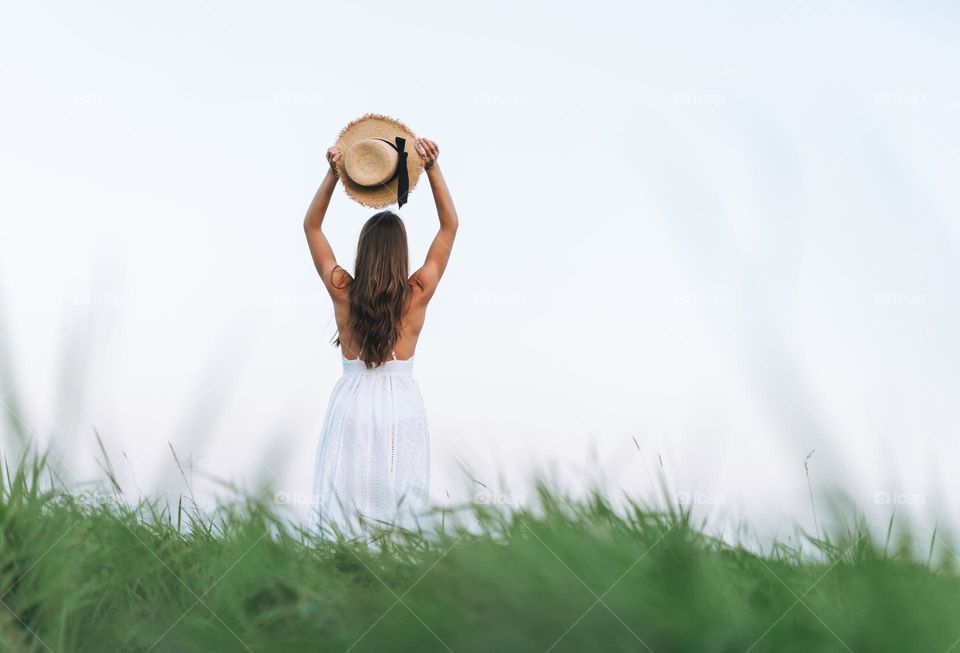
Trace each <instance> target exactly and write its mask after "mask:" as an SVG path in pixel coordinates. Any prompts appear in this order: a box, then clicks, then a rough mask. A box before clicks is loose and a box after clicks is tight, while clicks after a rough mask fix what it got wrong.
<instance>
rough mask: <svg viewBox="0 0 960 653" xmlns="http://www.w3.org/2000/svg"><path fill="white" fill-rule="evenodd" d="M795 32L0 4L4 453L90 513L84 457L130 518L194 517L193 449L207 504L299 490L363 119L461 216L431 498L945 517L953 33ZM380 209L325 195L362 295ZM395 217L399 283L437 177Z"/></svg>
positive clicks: (829, 7)
mask: <svg viewBox="0 0 960 653" xmlns="http://www.w3.org/2000/svg"><path fill="white" fill-rule="evenodd" d="M776 4H777V7H776V8H774V7H772V6H770V5H769V3H759V2H758V3H739V4H737V5H733V6H727V7H719V6H715V5H714V4H713V3H677V4H671V5H664V4H663V3H628V2H619V3H604V2H597V3H579V2H578V3H567V2H538V3H514V2H497V1H492V2H483V3H474V4H472V5H463V4H453V3H444V2H436V3H396V2H391V3H335V4H331V3H323V4H322V5H321V4H320V3H305V2H290V3H269V4H267V3H261V4H256V5H255V4H251V3H227V2H222V3H205V4H204V5H202V6H201V5H197V4H196V3H185V2H168V3H163V4H153V5H143V4H135V5H131V4H130V3H121V2H113V3H99V4H98V5H97V6H96V8H91V7H88V6H80V5H71V4H69V3H59V4H55V3H45V2H29V3H28V2H4V3H3V4H2V5H0V143H2V146H0V180H2V181H0V329H2V342H3V347H4V350H5V352H6V353H5V355H4V356H3V359H2V360H0V365H2V367H0V385H2V387H0V399H2V401H3V402H4V407H3V410H5V411H6V412H7V414H8V422H7V427H6V428H7V432H8V437H7V439H6V440H5V442H6V444H5V446H4V449H5V453H7V454H8V455H10V454H12V453H13V452H15V451H16V447H15V446H14V445H13V444H11V443H12V442H13V440H12V439H11V437H10V433H12V429H11V428H10V426H11V425H12V424H14V423H18V424H20V425H22V427H23V428H25V429H26V430H27V431H28V432H29V433H30V434H31V436H32V437H33V438H35V440H36V441H37V442H38V443H40V444H41V445H42V446H49V447H50V448H51V450H52V451H53V452H54V454H53V457H54V458H55V459H57V460H59V461H60V464H61V465H62V467H63V469H62V471H63V473H64V475H65V476H66V477H67V478H69V479H70V480H71V481H72V482H76V483H81V482H84V481H89V480H91V479H94V478H97V477H100V476H102V473H101V471H100V468H99V466H98V464H97V459H98V458H100V457H101V456H100V454H99V452H98V450H97V444H96V438H95V436H94V430H95V429H96V431H98V432H99V433H100V435H101V437H102V439H103V441H104V445H105V447H106V449H107V452H108V453H109V454H110V456H111V458H112V459H113V462H114V466H115V467H116V468H117V473H118V475H119V477H120V480H121V483H122V484H123V485H124V486H125V488H126V489H128V490H130V491H143V492H146V493H151V492H167V493H171V494H174V495H175V494H176V493H179V492H182V491H183V488H184V481H183V479H182V478H181V477H180V474H179V472H178V470H177V467H176V464H175V462H174V460H173V458H172V455H171V453H170V447H171V446H172V447H173V448H174V449H175V450H176V452H177V455H178V457H179V459H180V461H181V463H182V464H183V466H184V467H185V468H186V469H187V473H188V475H190V476H191V479H190V480H191V483H192V486H193V488H194V490H195V492H196V493H197V494H198V495H199V496H201V500H204V501H206V500H210V501H212V497H214V496H216V495H217V494H218V493H220V492H223V491H224V490H223V487H222V485H221V484H220V482H219V481H226V482H231V483H236V484H240V485H242V486H244V487H259V486H260V485H262V484H265V483H268V484H270V485H271V487H273V488H274V489H275V490H278V491H281V492H285V493H288V494H289V495H290V496H293V497H296V496H297V495H298V494H302V495H305V494H306V493H307V492H309V491H310V487H311V480H312V474H313V469H312V465H313V456H314V452H315V448H316V446H317V440H318V437H319V428H320V425H321V420H322V417H323V413H324V410H325V408H326V400H327V397H328V395H329V392H330V390H331V388H332V387H333V384H334V383H335V382H336V380H337V378H338V377H339V375H340V372H341V369H340V361H339V352H338V351H337V350H336V349H334V348H333V347H332V346H330V344H329V341H330V338H331V337H332V336H333V334H334V328H333V321H332V310H331V306H330V304H329V299H328V298H327V295H326V293H325V292H324V290H323V286H322V284H321V283H320V281H319V279H318V278H317V276H316V273H315V271H314V269H313V265H312V263H311V261H310V258H309V255H308V252H307V248H306V243H305V241H304V237H303V232H302V228H301V220H302V217H303V212H304V210H305V209H306V206H307V204H308V203H309V201H310V198H311V197H312V194H313V192H314V190H315V188H316V186H317V185H318V184H319V182H320V180H321V179H322V176H323V174H324V172H325V165H326V164H325V161H324V152H325V149H326V148H327V147H328V146H329V145H330V144H332V143H333V141H334V140H335V138H336V135H337V133H338V132H339V130H340V128H341V127H342V126H343V125H344V124H345V123H347V122H348V121H349V120H351V119H353V118H355V117H357V116H359V115H361V114H363V113H366V112H371V111H372V112H379V113H386V114H389V115H392V116H395V117H397V118H399V119H401V120H403V121H404V122H406V123H407V124H408V125H409V126H410V127H411V128H412V129H413V130H414V131H415V132H416V133H417V134H418V135H423V136H427V137H429V138H432V139H434V140H436V141H438V142H439V143H440V148H441V157H440V161H441V165H442V167H443V169H444V173H445V176H446V178H447V181H448V183H449V185H450V187H451V190H452V192H453V196H454V199H455V201H456V204H457V207H458V210H459V213H460V218H461V227H460V232H459V235H458V239H457V244H456V247H455V250H454V253H453V256H452V259H451V263H450V266H449V268H448V271H447V273H446V275H445V277H444V279H443V282H442V284H441V287H440V289H439V291H438V293H437V295H436V296H435V298H434V300H433V302H432V303H431V307H430V310H429V312H428V318H427V323H426V327H425V330H424V332H423V335H422V337H421V340H420V344H419V347H418V350H417V362H416V372H415V373H416V376H417V378H418V380H419V383H420V386H421V389H422V392H423V395H424V397H425V400H426V404H427V410H428V416H429V421H430V428H431V438H432V450H433V451H432V465H433V470H432V471H433V474H432V484H431V495H432V498H433V500H434V502H435V503H438V504H449V503H457V502H460V501H469V500H471V499H478V498H479V500H488V499H489V497H488V498H486V499H485V498H483V497H482V496H480V494H478V493H482V492H485V490H483V488H482V486H480V485H478V484H475V483H472V482H471V481H470V480H469V478H473V479H476V480H478V481H481V482H482V483H484V484H486V486H487V487H488V488H489V490H490V491H491V492H493V493H495V494H496V495H497V496H498V497H499V499H496V498H495V500H503V501H515V500H516V501H522V500H524V499H528V498H529V497H530V494H529V486H528V481H529V479H530V478H531V476H532V474H533V473H535V472H536V471H541V472H545V473H550V474H552V475H553V477H554V478H556V479H558V482H560V483H561V484H562V485H563V486H565V487H566V488H568V489H570V490H571V491H573V492H576V491H579V490H581V489H582V488H583V487H584V486H585V485H589V484H600V485H602V486H604V487H606V488H608V489H610V490H618V489H623V490H624V491H626V492H628V493H631V494H634V495H637V496H642V497H652V496H654V492H655V484H654V483H653V477H655V476H656V475H657V474H658V473H664V474H665V475H666V476H667V478H668V479H669V481H670V484H671V487H672V488H673V490H672V491H673V492H675V493H677V496H678V497H679V498H681V499H683V500H689V501H692V502H693V503H695V504H696V505H697V510H698V511H700V512H702V513H703V514H705V515H707V516H709V517H710V518H716V519H727V520H728V521H729V520H730V519H733V520H736V519H740V518H744V517H747V518H750V519H751V520H752V521H754V522H756V523H761V524H768V525H771V527H773V528H779V527H780V525H782V524H790V523H800V524H801V525H802V526H805V527H809V526H810V525H811V522H810V519H811V515H810V502H809V497H808V494H807V492H808V490H807V480H806V477H805V475H804V464H803V463H804V458H805V456H807V454H808V453H809V452H811V451H813V450H815V453H814V454H813V456H812V457H811V458H810V460H809V463H810V476H811V481H812V483H813V486H814V490H815V492H816V493H817V496H818V497H820V496H821V495H822V494H826V493H827V492H828V491H830V490H831V489H832V488H835V487H842V488H844V489H845V490H846V492H848V493H849V495H850V496H851V498H852V499H853V500H854V501H856V503H857V504H858V505H859V506H860V507H861V508H863V509H864V510H865V511H866V512H867V513H868V515H871V516H873V515H876V516H878V517H877V518H880V517H882V516H885V515H888V514H889V510H890V509H891V507H892V506H896V507H897V510H898V511H901V512H902V513H903V514H905V515H907V518H908V519H917V520H927V521H928V522H929V521H930V520H931V519H934V518H936V517H938V516H939V517H940V518H948V519H949V517H950V511H951V508H952V507H954V506H955V505H956V497H957V496H958V493H960V480H958V479H957V477H956V475H955V474H954V471H955V468H956V461H957V457H958V454H960V438H958V436H960V404H958V401H957V398H958V389H960V354H958V350H957V344H956V343H957V337H956V334H957V333H958V332H960V301H958V292H957V278H958V273H960V256H958V241H960V211H958V209H960V194H958V185H957V173H958V171H960V130H958V125H960V85H958V84H957V79H958V78H960V38H958V36H960V30H958V14H957V12H956V10H955V8H954V7H952V6H951V5H950V3H921V4H912V5H910V6H905V5H900V4H897V3H889V2H882V3H866V2H863V3H856V2H846V3H826V2H824V3H785V4H784V3H776ZM371 213H372V211H371V210H369V209H365V208H363V207H361V206H360V205H358V204H356V203H353V202H352V201H350V200H349V199H348V198H347V197H346V195H345V194H343V192H342V190H339V189H338V191H337V193H336V195H335V197H334V200H333V202H332V204H331V207H330V210H329V213H328V218H327V221H326V223H325V228H326V230H327V231H328V235H329V237H330V239H331V242H332V244H333V246H334V250H335V252H336V253H337V255H338V259H339V261H340V262H341V263H342V264H344V265H345V266H346V267H347V268H348V269H352V263H353V261H352V259H353V256H354V253H355V247H356V239H357V236H358V234H359V230H360V227H361V225H362V224H363V222H364V220H365V219H366V218H367V217H368V216H369V215H370V214H371ZM400 213H401V215H402V216H403V218H404V220H405V222H406V224H407V228H408V234H409V237H410V246H411V247H410V249H411V256H412V261H411V263H412V265H413V266H416V265H417V264H418V263H419V262H420V261H421V260H422V258H423V256H424V255H425V252H426V248H427V245H428V244H429V242H430V239H431V238H432V236H433V233H434V232H435V230H436V228H437V220H436V216H435V213H434V211H433V206H432V201H431V197H430V194H429V189H428V186H427V184H426V180H425V179H424V180H423V185H421V186H418V187H417V189H416V190H415V191H414V193H413V194H412V196H411V200H410V202H409V203H408V204H407V205H406V206H404V208H403V209H402V211H401V212H400ZM661 461H662V462H661ZM658 469H659V470H662V472H658ZM674 498H677V497H674ZM293 502H294V503H297V501H296V499H295V498H294V500H293ZM884 518H885V517H884Z"/></svg>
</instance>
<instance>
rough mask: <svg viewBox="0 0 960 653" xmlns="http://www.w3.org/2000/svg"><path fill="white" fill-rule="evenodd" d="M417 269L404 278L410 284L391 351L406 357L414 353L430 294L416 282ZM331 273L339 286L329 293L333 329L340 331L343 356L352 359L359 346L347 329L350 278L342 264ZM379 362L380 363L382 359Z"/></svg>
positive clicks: (400, 356)
mask: <svg viewBox="0 0 960 653" xmlns="http://www.w3.org/2000/svg"><path fill="white" fill-rule="evenodd" d="M418 273H419V271H418V272H417V273H414V275H413V276H412V277H410V279H409V281H408V282H407V283H409V284H410V302H409V304H408V305H407V309H406V311H404V313H403V317H402V318H401V319H400V334H399V337H398V338H397V343H396V345H395V346H394V349H393V352H394V354H396V357H397V358H398V359H400V360H409V359H411V358H413V356H414V354H415V353H416V350H417V342H418V341H419V340H420V332H421V331H422V330H423V324H424V322H425V320H426V317H427V304H428V303H429V301H430V295H432V293H428V291H427V288H425V287H424V286H423V284H422V283H421V282H420V280H419V278H418ZM334 275H335V276H336V280H335V283H336V285H337V286H342V287H343V288H342V290H340V291H339V292H337V293H336V294H333V293H331V296H332V297H333V313H334V318H335V319H336V322H337V330H338V331H339V333H340V351H341V353H342V354H343V357H344V358H347V359H350V360H354V359H357V358H359V357H360V347H359V345H358V344H357V342H356V340H355V339H354V338H353V334H352V333H350V326H349V324H350V293H349V287H350V283H351V282H352V281H353V278H352V277H351V276H350V274H349V273H348V272H347V271H346V270H344V269H343V268H338V269H337V270H336V271H335V272H334ZM380 362H381V363H384V362H386V361H380Z"/></svg>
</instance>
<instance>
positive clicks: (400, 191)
mask: <svg viewBox="0 0 960 653" xmlns="http://www.w3.org/2000/svg"><path fill="white" fill-rule="evenodd" d="M377 140H381V141H383V142H384V143H386V144H387V145H389V146H390V147H392V148H393V149H395V150H396V151H397V169H396V171H395V172H394V173H393V177H396V178H397V207H401V206H403V205H404V204H406V203H407V192H408V191H409V190H410V179H409V177H408V173H407V152H406V151H405V150H404V147H406V144H407V139H405V138H402V137H400V136H397V137H396V139H395V140H396V145H394V144H393V143H391V142H390V141H388V140H386V139H383V138H380V139H377ZM393 177H390V179H388V180H387V181H385V182H384V183H389V182H391V181H393Z"/></svg>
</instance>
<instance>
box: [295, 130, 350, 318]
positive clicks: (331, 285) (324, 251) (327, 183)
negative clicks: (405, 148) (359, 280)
mask: <svg viewBox="0 0 960 653" xmlns="http://www.w3.org/2000/svg"><path fill="white" fill-rule="evenodd" d="M339 159H340V150H339V149H337V148H336V147H331V148H330V149H329V150H327V162H328V163H329V164H330V169H329V170H327V174H326V176H325V177H324V178H323V181H322V182H321V183H320V188H318V189H317V192H316V193H315V194H314V196H313V201H312V202H310V206H309V207H308V208H307V215H306V216H305V217H304V218H303V230H304V232H305V233H306V235H307V245H308V246H309V247H310V255H311V256H312V257H313V264H314V265H315V266H316V268H317V272H318V273H319V274H320V278H321V279H322V280H323V285H324V286H326V287H327V290H328V291H329V292H330V294H331V296H333V297H334V299H336V298H337V296H338V295H339V294H340V293H342V292H343V290H344V288H343V286H345V284H344V283H343V280H341V279H340V276H341V275H344V276H347V273H346V272H345V271H342V272H339V273H338V274H337V275H334V270H337V269H338V268H339V266H338V265H337V259H336V257H335V256H334V255H333V248H332V247H330V242H329V241H328V240H327V237H326V235H324V233H323V219H324V217H325V216H326V215H327V207H328V206H330V198H331V197H332V196H333V189H334V188H336V186H337V173H336V172H335V168H334V164H335V163H336V162H337V161H338V160H339ZM339 270H343V268H339ZM335 277H336V279H335Z"/></svg>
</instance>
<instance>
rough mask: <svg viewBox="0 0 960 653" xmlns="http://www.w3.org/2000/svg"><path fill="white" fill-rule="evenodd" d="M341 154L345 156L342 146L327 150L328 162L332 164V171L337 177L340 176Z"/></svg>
mask: <svg viewBox="0 0 960 653" xmlns="http://www.w3.org/2000/svg"><path fill="white" fill-rule="evenodd" d="M341 156H343V154H341V152H340V148H339V147H337V146H336V145H334V146H333V147H331V148H330V149H328V150H327V163H329V164H330V171H331V172H332V173H333V174H334V175H336V176H337V177H339V176H340V175H339V174H338V173H337V163H338V162H339V161H340V157H341Z"/></svg>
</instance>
